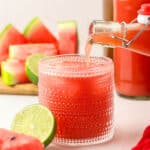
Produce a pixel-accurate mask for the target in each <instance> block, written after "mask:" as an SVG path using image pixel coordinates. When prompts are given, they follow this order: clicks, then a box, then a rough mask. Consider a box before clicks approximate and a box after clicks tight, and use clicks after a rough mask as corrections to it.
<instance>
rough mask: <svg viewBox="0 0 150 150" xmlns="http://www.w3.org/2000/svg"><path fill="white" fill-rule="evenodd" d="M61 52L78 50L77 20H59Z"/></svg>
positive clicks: (75, 51)
mask: <svg viewBox="0 0 150 150" xmlns="http://www.w3.org/2000/svg"><path fill="white" fill-rule="evenodd" d="M58 35H59V54H73V53H77V51H78V34H77V23H76V21H63V22H58Z"/></svg>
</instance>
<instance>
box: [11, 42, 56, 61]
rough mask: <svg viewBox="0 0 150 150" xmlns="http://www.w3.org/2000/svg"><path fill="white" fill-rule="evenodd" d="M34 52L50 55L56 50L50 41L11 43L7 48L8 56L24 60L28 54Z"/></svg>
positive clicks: (54, 53)
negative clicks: (47, 42) (48, 42)
mask: <svg viewBox="0 0 150 150" xmlns="http://www.w3.org/2000/svg"><path fill="white" fill-rule="evenodd" d="M35 53H42V54H45V55H48V56H51V55H56V54H58V50H57V49H56V47H55V45H54V44H52V43H50V44H22V45H13V46H10V48H9V57H10V58H14V59H19V60H26V58H27V57H28V56H29V55H31V54H35Z"/></svg>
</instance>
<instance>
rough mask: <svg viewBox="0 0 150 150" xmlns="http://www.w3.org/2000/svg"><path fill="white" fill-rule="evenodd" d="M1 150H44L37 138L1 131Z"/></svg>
mask: <svg viewBox="0 0 150 150" xmlns="http://www.w3.org/2000/svg"><path fill="white" fill-rule="evenodd" d="M0 141H1V143H0V150H44V146H43V144H42V143H41V142H40V141H39V140H38V139H37V138H35V137H32V136H28V135H24V134H19V133H16V132H13V131H9V130H6V129H0Z"/></svg>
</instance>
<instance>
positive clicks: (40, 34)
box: [24, 17, 58, 48]
mask: <svg viewBox="0 0 150 150" xmlns="http://www.w3.org/2000/svg"><path fill="white" fill-rule="evenodd" d="M24 35H25V37H26V38H27V39H28V40H29V41H30V42H31V43H53V44H54V45H55V46H56V47H57V48H58V41H57V39H56V38H55V36H54V35H53V34H52V33H51V32H50V31H49V30H48V28H47V27H46V26H45V25H44V24H43V23H42V21H41V20H40V19H39V18H38V17H36V18H34V19H33V20H32V21H31V22H30V23H29V24H28V25H27V27H26V29H25V31H24Z"/></svg>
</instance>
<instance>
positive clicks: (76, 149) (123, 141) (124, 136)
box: [46, 128, 137, 150]
mask: <svg viewBox="0 0 150 150" xmlns="http://www.w3.org/2000/svg"><path fill="white" fill-rule="evenodd" d="M132 131H133V129H131V130H129V129H123V128H118V129H116V130H115V134H114V137H113V139H112V140H110V141H108V142H106V143H102V144H95V145H90V146H89V145H88V146H63V145H57V144H50V145H49V146H48V147H47V148H46V150H70V149H72V150H81V149H82V150H84V149H85V150H95V149H98V148H101V149H107V148H108V149H110V148H111V147H114V146H116V147H118V148H121V147H122V148H123V145H129V147H130V146H131V145H132V146H134V144H135V143H134V142H135V137H137V135H136V134H137V132H136V131H135V132H132ZM132 139H133V140H132ZM122 148H121V149H122ZM130 148H131V147H130Z"/></svg>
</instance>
